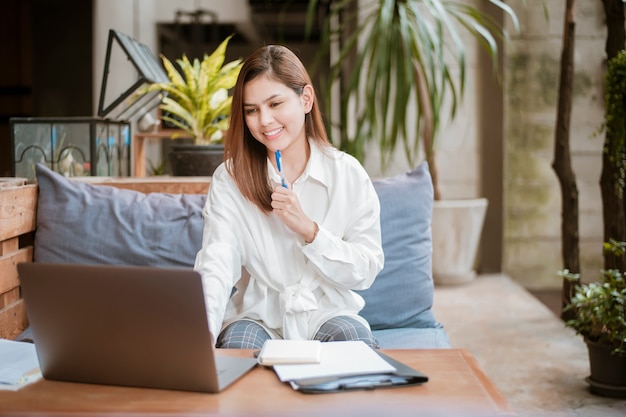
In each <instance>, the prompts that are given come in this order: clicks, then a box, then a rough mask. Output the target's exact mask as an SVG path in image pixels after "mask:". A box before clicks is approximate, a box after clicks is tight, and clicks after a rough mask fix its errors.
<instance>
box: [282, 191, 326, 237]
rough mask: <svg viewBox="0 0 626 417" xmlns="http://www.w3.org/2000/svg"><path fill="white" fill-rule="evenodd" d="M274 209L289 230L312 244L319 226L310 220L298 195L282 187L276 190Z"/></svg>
mask: <svg viewBox="0 0 626 417" xmlns="http://www.w3.org/2000/svg"><path fill="white" fill-rule="evenodd" d="M272 209H273V212H274V213H275V214H276V215H277V216H278V218H279V219H281V220H282V222H283V223H285V226H287V227H288V228H289V229H291V230H292V231H293V232H295V233H297V234H299V235H300V236H302V238H303V239H304V241H305V242H306V243H311V242H312V241H313V240H314V239H315V236H316V235H317V230H318V226H317V224H316V223H315V222H314V221H313V220H311V219H309V218H308V217H307V215H306V214H304V211H302V207H301V206H300V200H298V197H297V196H296V194H295V193H294V192H293V191H292V190H291V189H290V188H285V187H283V186H282V185H279V186H277V187H276V188H274V192H273V193H272Z"/></svg>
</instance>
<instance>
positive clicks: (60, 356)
mask: <svg viewBox="0 0 626 417" xmlns="http://www.w3.org/2000/svg"><path fill="white" fill-rule="evenodd" d="M17 267H18V272H19V275H20V279H21V283H22V294H23V297H24V301H25V304H26V313H27V315H28V319H29V321H30V326H31V329H32V334H33V341H34V343H35V349H36V351H37V356H38V358H39V365H40V368H41V372H42V375H43V377H44V378H46V379H50V380H57V381H69V382H82V383H93V384H105V385H123V386H132V387H143V388H159V389H171V390H182V391H196V392H207V393H216V392H219V391H222V390H223V389H224V388H226V387H227V386H228V385H230V384H232V383H233V382H234V381H235V380H237V379H239V378H240V377H242V376H243V375H244V374H245V373H247V372H248V371H250V370H251V369H252V368H253V367H254V366H255V365H256V364H257V360H256V358H253V357H250V358H241V357H227V356H220V355H216V352H215V349H214V345H213V342H212V336H211V334H210V332H209V326H208V320H207V313H206V309H205V304H204V295H203V291H202V281H201V278H200V275H199V274H198V273H197V272H196V271H194V270H192V269H182V268H154V267H138V266H111V265H67V264H48V263H37V262H35V263H20V264H18V266H17Z"/></svg>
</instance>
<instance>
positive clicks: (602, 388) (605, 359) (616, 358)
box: [585, 339, 626, 398]
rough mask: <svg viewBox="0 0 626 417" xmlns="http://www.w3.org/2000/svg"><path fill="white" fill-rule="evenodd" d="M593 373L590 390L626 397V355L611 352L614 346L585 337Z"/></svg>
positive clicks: (610, 395) (588, 380)
mask: <svg viewBox="0 0 626 417" xmlns="http://www.w3.org/2000/svg"><path fill="white" fill-rule="evenodd" d="M585 343H586V344H587V349H588V351H589V368H590V371H591V375H590V376H589V377H588V378H587V382H588V383H589V390H590V391H591V392H592V393H594V394H599V395H603V396H606V397H614V398H626V355H617V354H611V352H612V351H613V349H614V347H612V346H609V345H605V344H601V343H596V342H593V341H591V340H589V339H585Z"/></svg>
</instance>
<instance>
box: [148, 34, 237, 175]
mask: <svg viewBox="0 0 626 417" xmlns="http://www.w3.org/2000/svg"><path fill="white" fill-rule="evenodd" d="M231 38H232V35H231V36H229V37H227V38H226V39H224V41H222V43H221V44H220V45H219V46H218V47H217V48H216V49H215V51H213V52H212V53H211V54H210V55H206V54H205V55H204V57H203V59H202V61H200V60H199V59H197V58H196V59H194V60H193V61H190V60H189V58H187V56H186V55H183V56H182V58H181V59H178V60H176V63H177V64H178V66H179V67H180V71H179V70H178V69H177V68H176V67H175V66H174V64H173V63H172V62H171V61H170V60H169V59H167V58H166V57H165V56H162V57H161V59H162V61H163V65H164V67H165V70H166V71H167V75H168V78H169V80H170V81H169V82H160V83H153V84H150V85H148V86H146V88H144V89H141V90H140V91H139V94H145V93H148V92H151V91H162V92H163V97H162V100H161V104H160V106H159V108H160V110H161V119H162V120H163V121H166V122H168V123H169V124H170V125H173V126H175V127H176V128H178V129H180V132H178V133H175V134H173V135H172V139H181V138H191V139H192V143H185V144H179V145H176V144H174V145H171V151H170V155H169V161H170V164H171V167H172V172H173V174H174V175H199V176H207V175H209V176H210V175H212V174H213V171H214V170H215V168H216V167H217V165H219V164H220V163H221V162H222V161H223V158H224V148H223V144H222V140H223V132H224V131H225V130H227V129H228V124H229V121H230V118H229V116H230V109H231V102H232V97H230V96H229V95H228V90H229V89H231V88H232V87H234V85H235V83H236V82H237V76H238V75H239V71H240V70H241V65H242V63H241V60H239V59H238V60H234V61H231V62H229V63H227V64H224V61H225V57H226V47H227V46H228V42H229V40H230V39H231Z"/></svg>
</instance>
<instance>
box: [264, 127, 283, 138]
mask: <svg viewBox="0 0 626 417" xmlns="http://www.w3.org/2000/svg"><path fill="white" fill-rule="evenodd" d="M282 131H283V128H282V127H279V128H278V129H274V130H270V131H269V132H265V133H263V135H264V136H265V137H266V138H267V139H274V138H276V137H277V136H278V134H279V133H280V132H282Z"/></svg>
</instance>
